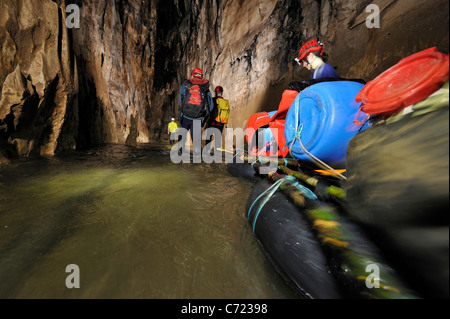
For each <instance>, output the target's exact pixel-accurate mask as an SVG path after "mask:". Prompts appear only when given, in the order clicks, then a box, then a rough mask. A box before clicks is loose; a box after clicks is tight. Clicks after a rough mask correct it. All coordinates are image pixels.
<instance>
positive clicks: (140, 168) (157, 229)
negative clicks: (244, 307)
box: [0, 144, 298, 299]
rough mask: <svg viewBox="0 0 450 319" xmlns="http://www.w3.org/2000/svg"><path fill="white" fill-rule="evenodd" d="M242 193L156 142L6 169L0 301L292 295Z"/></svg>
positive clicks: (1, 183)
mask: <svg viewBox="0 0 450 319" xmlns="http://www.w3.org/2000/svg"><path fill="white" fill-rule="evenodd" d="M252 186H253V184H252V182H250V181H247V180H245V179H240V178H236V177H233V176H231V175H230V174H229V173H228V172H227V170H226V165H225V164H174V163H172V162H171V161H170V157H169V150H168V149H167V147H165V146H164V145H154V144H149V145H140V146H138V147H137V148H131V147H127V146H124V145H107V146H104V147H101V148H98V149H95V150H91V151H88V152H77V153H71V154H66V155H61V156H57V157H53V158H44V159H23V160H19V161H16V162H14V163H12V164H11V165H8V166H7V167H4V168H1V169H0V298H146V299H150V298H153V299H154V298H164V299H172V298H178V299H184V298H239V299H243V298H296V297H298V296H296V294H295V293H294V292H293V291H292V290H291V288H290V287H288V286H287V285H286V284H285V282H284V281H283V280H282V279H281V277H280V276H279V275H278V274H277V273H276V272H275V270H274V269H273V268H272V266H271V265H270V263H269V262H268V260H267V259H266V258H265V256H264V255H263V254H262V252H261V250H260V248H259V246H258V245H257V243H256V241H255V239H254V237H253V235H252V233H251V230H250V229H249V226H248V225H247V220H246V218H245V203H246V201H247V198H248V195H249V193H250V191H251V188H252ZM69 264H75V265H77V266H78V267H79V269H80V288H72V289H69V288H67V287H66V279H67V277H68V276H69V275H71V274H70V273H68V272H66V266H67V265H69Z"/></svg>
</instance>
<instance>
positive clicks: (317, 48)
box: [295, 40, 323, 63]
mask: <svg viewBox="0 0 450 319" xmlns="http://www.w3.org/2000/svg"><path fill="white" fill-rule="evenodd" d="M310 52H319V53H320V55H322V54H323V43H322V42H320V41H316V40H311V41H308V42H306V43H305V44H304V45H303V46H302V47H301V49H300V51H299V52H298V56H297V58H296V59H295V61H297V62H298V63H301V61H302V60H303V59H306V57H307V56H308V54H309V53H310Z"/></svg>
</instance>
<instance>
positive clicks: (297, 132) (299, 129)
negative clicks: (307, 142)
mask: <svg viewBox="0 0 450 319" xmlns="http://www.w3.org/2000/svg"><path fill="white" fill-rule="evenodd" d="M299 106H300V100H299V99H295V104H294V107H295V135H294V138H293V139H292V142H291V146H290V147H289V154H291V156H292V157H295V156H294V155H292V151H291V150H292V146H293V145H294V142H295V140H298V141H299V142H300V146H301V147H302V149H303V151H304V152H305V153H306V154H308V155H309V156H310V157H311V158H312V159H313V160H314V161H316V163H317V164H318V166H320V167H322V168H323V169H326V170H330V171H332V172H334V173H335V174H336V176H337V177H339V178H340V179H343V180H347V177H345V176H344V175H342V174H341V173H339V172H338V171H336V170H335V169H334V168H332V167H331V166H329V165H328V164H326V163H324V162H323V161H321V160H320V159H318V158H317V157H315V156H314V155H312V154H311V153H310V152H308V150H307V149H306V148H305V146H304V145H303V142H302V140H301V138H300V136H301V133H302V130H303V125H300V126H299V123H298V118H299V114H298V110H299Z"/></svg>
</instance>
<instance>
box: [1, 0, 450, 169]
mask: <svg viewBox="0 0 450 319" xmlns="http://www.w3.org/2000/svg"><path fill="white" fill-rule="evenodd" d="M71 4H73V5H76V8H79V28H78V27H77V26H76V24H75V25H74V24H72V25H69V24H70V22H71V21H72V20H73V21H75V20H76V15H74V14H76V11H75V10H74V9H73V7H70V8H72V10H69V7H68V6H69V5H71ZM369 4H376V5H377V6H378V8H379V11H380V25H379V28H376V27H375V28H368V27H367V26H366V20H367V19H368V16H369V15H370V12H366V10H365V9H366V8H367V6H368V5H369ZM448 5H449V4H448V1H447V0H415V1H402V0H374V1H369V0H364V1H360V0H350V1H347V0H345V1H344V0H321V1H318V0H301V1H298V0H296V1H294V0H285V1H275V0H273V1H267V0H264V1H262V0H248V1H242V0H227V1H221V0H195V1H187V0H173V1H162V0H130V1H125V0H112V1H106V0H83V1H82V0H76V1H75V0H72V1H69V0H66V1H65V0H55V1H52V0H33V1H15V0H0V46H1V53H0V54H1V56H0V87H1V96H0V150H1V152H0V154H3V155H0V158H5V157H9V156H13V155H19V156H29V155H34V154H36V155H44V156H48V155H53V154H55V152H58V151H63V150H67V149H80V148H85V147H90V146H93V145H97V144H101V143H127V144H129V145H136V143H146V142H149V141H151V140H158V139H160V138H162V137H164V132H165V130H166V125H167V123H168V121H169V119H170V117H172V116H177V113H178V90H179V86H180V84H181V81H182V80H183V79H184V78H185V77H188V76H189V74H190V72H191V70H192V69H193V68H194V67H200V68H202V69H203V71H204V73H205V77H206V78H208V79H209V80H210V82H211V90H213V89H214V87H215V86H216V85H221V86H223V87H224V90H225V92H224V96H225V97H226V98H228V99H229V100H230V104H231V118H230V123H229V124H228V127H242V128H245V126H246V121H247V119H248V117H249V116H250V115H251V114H252V113H254V112H256V111H259V110H274V109H276V108H277V106H278V103H279V101H280V98H281V93H282V91H283V90H284V88H285V87H286V86H287V84H288V83H289V82H290V81H293V80H301V79H305V78H309V77H310V74H309V73H308V72H307V71H305V70H303V69H302V68H301V67H299V66H298V65H296V63H295V62H294V60H293V59H294V58H295V57H296V54H297V52H298V50H299V48H300V46H301V43H302V42H305V41H307V40H309V39H312V38H320V40H321V41H322V42H324V43H325V50H326V52H327V53H328V54H329V56H330V60H329V63H331V64H332V65H334V66H336V67H337V70H338V72H339V73H340V75H341V76H342V77H347V78H362V79H365V80H370V79H373V78H374V77H376V76H377V75H378V74H379V73H381V72H382V71H384V70H385V69H387V68H389V67H390V66H392V65H394V64H395V63H396V62H397V61H398V60H400V59H401V58H403V57H406V56H408V55H410V54H412V53H415V52H417V51H420V50H423V49H426V48H428V47H432V46H437V47H438V48H439V49H440V50H441V51H442V52H445V53H448V47H449V44H448V20H449V19H448V10H449V8H448ZM66 10H67V11H66ZM71 19H72V20H71ZM73 21H72V22H73ZM75 22H76V21H75ZM1 161H2V160H1V159H0V162H1Z"/></svg>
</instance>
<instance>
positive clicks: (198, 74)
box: [191, 68, 203, 79]
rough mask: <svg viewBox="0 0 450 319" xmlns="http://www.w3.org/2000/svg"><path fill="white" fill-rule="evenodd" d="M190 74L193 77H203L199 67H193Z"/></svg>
mask: <svg viewBox="0 0 450 319" xmlns="http://www.w3.org/2000/svg"><path fill="white" fill-rule="evenodd" d="M191 75H192V76H193V77H194V78H199V79H203V71H202V70H201V69H199V68H195V69H193V70H192V73H191Z"/></svg>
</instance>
